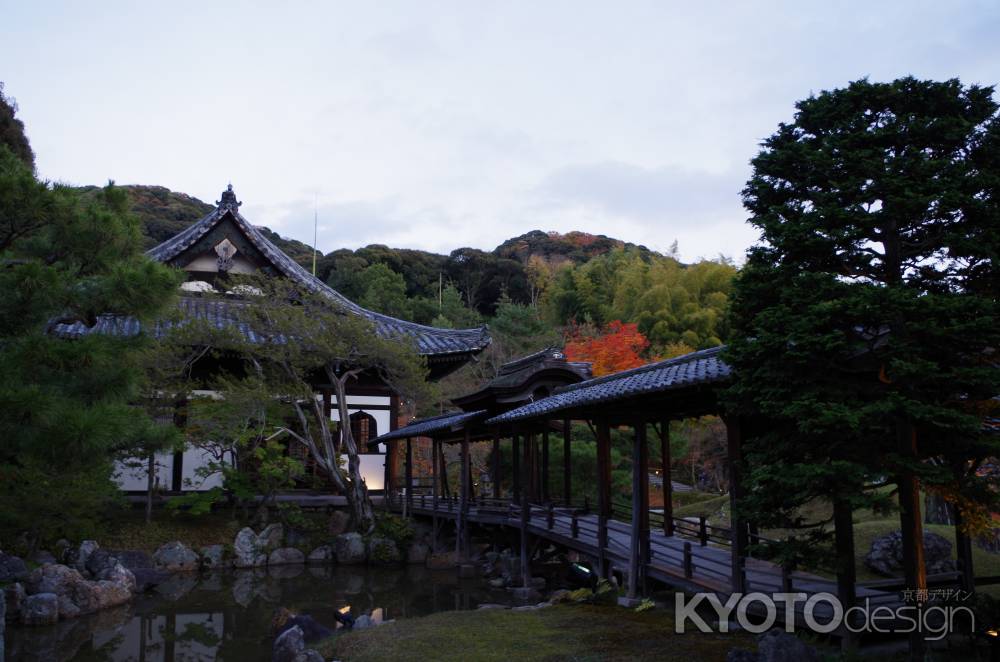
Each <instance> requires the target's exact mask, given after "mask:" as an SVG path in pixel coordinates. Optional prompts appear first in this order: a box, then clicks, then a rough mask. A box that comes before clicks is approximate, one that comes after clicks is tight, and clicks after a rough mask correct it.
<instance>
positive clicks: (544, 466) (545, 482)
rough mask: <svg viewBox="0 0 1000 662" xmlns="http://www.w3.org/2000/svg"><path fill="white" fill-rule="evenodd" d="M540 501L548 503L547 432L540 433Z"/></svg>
mask: <svg viewBox="0 0 1000 662" xmlns="http://www.w3.org/2000/svg"><path fill="white" fill-rule="evenodd" d="M542 501H545V502H546V503H548V501H549V431H548V430H545V431H544V432H542Z"/></svg>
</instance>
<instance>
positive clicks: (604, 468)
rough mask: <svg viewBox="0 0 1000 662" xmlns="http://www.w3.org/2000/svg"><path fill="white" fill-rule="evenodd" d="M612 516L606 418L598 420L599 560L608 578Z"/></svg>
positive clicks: (609, 448) (601, 571)
mask: <svg viewBox="0 0 1000 662" xmlns="http://www.w3.org/2000/svg"><path fill="white" fill-rule="evenodd" d="M610 516H611V428H610V427H609V426H608V421H607V420H606V419H599V420H598V421H597V555H598V556H597V560H598V566H600V567H599V568H598V572H599V574H600V576H601V577H603V578H605V579H607V578H608V577H609V576H610V574H611V568H610V567H609V564H608V558H607V548H608V519H609V518H610Z"/></svg>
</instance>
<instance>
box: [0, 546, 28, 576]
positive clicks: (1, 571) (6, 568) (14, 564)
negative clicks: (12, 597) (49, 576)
mask: <svg viewBox="0 0 1000 662" xmlns="http://www.w3.org/2000/svg"><path fill="white" fill-rule="evenodd" d="M27 577H28V566H27V564H26V563H25V562H24V560H23V559H22V558H21V557H19V556H13V555H11V554H4V553H3V552H0V582H19V581H21V580H22V579H27Z"/></svg>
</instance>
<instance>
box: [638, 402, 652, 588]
mask: <svg viewBox="0 0 1000 662" xmlns="http://www.w3.org/2000/svg"><path fill="white" fill-rule="evenodd" d="M636 436H638V437H639V438H640V440H641V442H640V444H639V469H640V474H639V477H640V484H639V498H640V499H641V500H642V503H641V504H640V505H641V508H640V509H639V543H640V546H639V551H640V552H641V553H642V556H641V558H640V559H639V560H640V562H641V563H642V573H643V577H645V573H646V564H647V563H649V555H650V548H649V444H648V443H647V438H646V419H645V418H641V419H640V421H639V424H638V427H637V428H636Z"/></svg>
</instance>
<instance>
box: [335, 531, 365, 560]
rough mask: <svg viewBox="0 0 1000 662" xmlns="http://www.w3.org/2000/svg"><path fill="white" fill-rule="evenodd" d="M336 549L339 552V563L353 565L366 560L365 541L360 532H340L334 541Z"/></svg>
mask: <svg viewBox="0 0 1000 662" xmlns="http://www.w3.org/2000/svg"><path fill="white" fill-rule="evenodd" d="M334 549H335V550H336V553H337V563H341V564H344V565H351V564H358V563H364V562H365V558H366V550H365V541H364V539H363V538H362V537H361V534H360V533H342V534H340V535H339V536H337V538H336V540H335V541H334Z"/></svg>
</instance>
